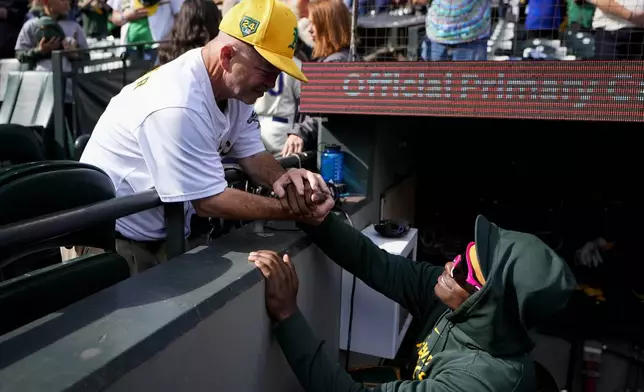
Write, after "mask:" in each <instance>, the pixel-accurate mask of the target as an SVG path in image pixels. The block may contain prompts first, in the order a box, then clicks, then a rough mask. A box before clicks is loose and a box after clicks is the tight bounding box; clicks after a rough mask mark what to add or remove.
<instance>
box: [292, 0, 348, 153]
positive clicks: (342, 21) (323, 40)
mask: <svg viewBox="0 0 644 392" xmlns="http://www.w3.org/2000/svg"><path fill="white" fill-rule="evenodd" d="M308 19H309V21H310V25H309V32H310V34H311V38H312V40H313V56H312V57H313V61H317V62H327V63H328V62H338V61H350V59H349V46H350V44H351V14H350V13H349V9H348V8H347V6H346V5H345V4H344V2H343V1H342V0H313V1H311V2H310V3H309V4H308ZM295 91H296V97H295V100H296V101H299V99H300V94H299V93H300V86H299V82H298V85H297V86H296V89H295ZM317 124H318V122H317V121H316V119H315V118H314V117H311V116H309V115H304V114H301V113H300V114H299V115H298V116H297V118H296V121H295V123H294V124H293V127H292V129H291V130H290V131H288V132H287V133H288V137H287V138H286V141H285V142H284V147H283V148H282V151H281V154H282V155H289V154H291V153H297V152H300V151H302V150H304V149H307V150H308V149H314V150H315V149H317V135H318V126H317Z"/></svg>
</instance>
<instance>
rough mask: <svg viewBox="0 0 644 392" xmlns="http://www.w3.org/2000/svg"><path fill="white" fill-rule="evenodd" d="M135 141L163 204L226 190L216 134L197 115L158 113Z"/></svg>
mask: <svg viewBox="0 0 644 392" xmlns="http://www.w3.org/2000/svg"><path fill="white" fill-rule="evenodd" d="M136 137H137V140H138V143H139V146H140V148H141V152H142V155H143V158H144V161H145V164H146V166H147V167H148V170H149V171H150V175H151V177H152V179H153V183H154V186H155V188H156V190H157V192H158V193H159V197H160V198H161V200H162V201H164V202H182V201H191V200H197V199H201V198H204V197H209V196H213V195H216V194H219V193H221V192H223V191H224V190H225V189H226V187H227V185H228V184H227V182H226V178H225V175H224V169H223V166H222V164H221V158H220V156H219V153H218V151H217V142H216V140H215V135H214V132H213V130H212V129H211V127H210V126H209V125H208V122H207V121H206V120H205V119H203V118H202V117H201V116H200V115H199V113H198V112H196V111H194V110H192V109H187V108H181V107H171V108H166V109H161V110H158V111H156V112H154V113H152V114H150V115H149V116H148V117H147V118H146V119H145V120H144V121H143V124H142V125H141V126H140V129H139V132H138V133H137V134H136Z"/></svg>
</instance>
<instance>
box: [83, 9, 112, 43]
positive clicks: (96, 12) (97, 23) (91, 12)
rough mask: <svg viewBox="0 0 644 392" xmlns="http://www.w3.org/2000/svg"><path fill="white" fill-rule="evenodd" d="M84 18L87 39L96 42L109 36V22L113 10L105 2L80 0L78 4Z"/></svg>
mask: <svg viewBox="0 0 644 392" xmlns="http://www.w3.org/2000/svg"><path fill="white" fill-rule="evenodd" d="M78 7H79V9H80V12H81V13H82V16H83V29H84V30H85V35H86V36H87V37H91V38H94V39H96V40H102V39H105V38H106V37H107V35H108V30H107V22H108V18H109V15H110V14H111V13H112V10H111V9H110V7H109V6H108V5H107V3H106V1H105V0H80V3H79V4H78Z"/></svg>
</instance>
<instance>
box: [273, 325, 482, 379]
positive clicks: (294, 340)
mask: <svg viewBox="0 0 644 392" xmlns="http://www.w3.org/2000/svg"><path fill="white" fill-rule="evenodd" d="M275 334H276V338H277V342H278V343H279V345H280V347H281V348H282V352H283V353H284V356H285V357H286V361H287V362H288V363H289V365H290V366H291V369H293V373H295V375H296V376H297V379H298V380H299V382H300V384H301V385H302V387H303V388H304V390H305V391H306V392H369V391H373V392H471V391H477V392H492V388H491V387H490V386H489V385H488V384H487V383H485V382H484V381H483V380H481V379H480V377H478V376H476V375H475V374H473V373H471V372H470V371H468V370H465V369H448V370H445V371H443V372H441V373H439V374H438V375H437V376H436V377H435V378H432V379H427V380H423V381H419V380H415V381H395V382H389V383H385V384H381V385H380V386H378V387H376V388H367V387H364V386H363V385H362V384H360V383H357V382H355V381H353V379H352V378H351V376H350V375H349V373H347V372H346V371H345V370H344V369H342V367H340V364H339V363H337V362H336V361H331V360H330V359H329V358H328V357H327V356H326V355H325V353H324V351H323V349H324V341H322V340H320V339H318V338H316V337H315V335H314V334H313V331H312V330H311V328H310V327H309V325H308V323H307V322H306V319H305V318H304V316H303V315H302V314H301V313H299V312H298V313H295V314H294V315H292V316H291V317H289V318H288V319H286V320H284V321H282V322H281V323H280V324H278V325H277V327H276V329H275Z"/></svg>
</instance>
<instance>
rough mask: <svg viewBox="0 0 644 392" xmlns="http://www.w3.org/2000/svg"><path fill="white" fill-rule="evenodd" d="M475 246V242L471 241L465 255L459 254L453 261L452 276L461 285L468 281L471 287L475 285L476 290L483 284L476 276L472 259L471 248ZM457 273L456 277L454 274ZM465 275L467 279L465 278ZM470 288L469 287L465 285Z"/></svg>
mask: <svg viewBox="0 0 644 392" xmlns="http://www.w3.org/2000/svg"><path fill="white" fill-rule="evenodd" d="M473 246H474V242H470V243H469V244H468V245H467V250H466V251H465V254H464V255H458V256H456V258H455V259H454V261H453V263H454V264H453V265H452V271H450V276H451V277H452V279H454V280H455V281H456V282H457V283H458V284H459V285H462V283H467V284H468V285H470V286H471V287H474V289H476V291H478V290H481V288H483V285H481V284H480V283H479V282H478V281H477V280H476V278H475V277H474V268H473V267H472V260H471V259H470V250H471V248H472V247H473ZM454 275H456V277H455V276H454ZM463 277H465V279H463ZM463 280H464V282H462V281H463ZM462 286H463V285H462ZM463 288H464V289H466V290H467V289H468V288H467V287H463Z"/></svg>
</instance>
